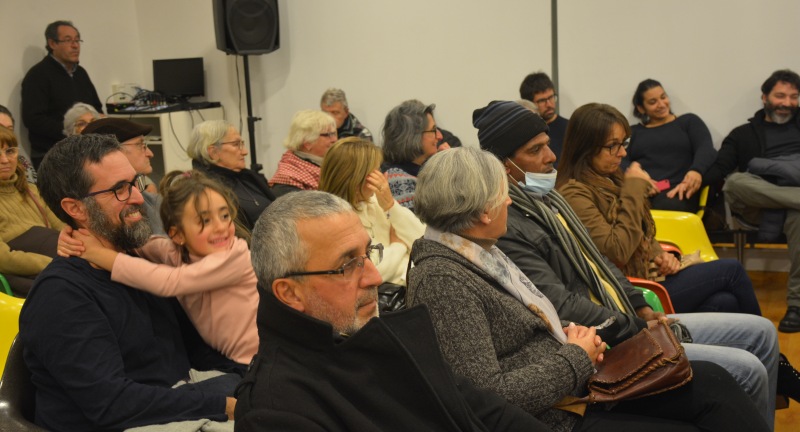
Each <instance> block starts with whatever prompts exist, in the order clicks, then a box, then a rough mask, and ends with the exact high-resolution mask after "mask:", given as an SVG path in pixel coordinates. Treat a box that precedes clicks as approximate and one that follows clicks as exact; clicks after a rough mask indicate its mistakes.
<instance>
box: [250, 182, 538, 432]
mask: <svg viewBox="0 0 800 432" xmlns="http://www.w3.org/2000/svg"><path fill="white" fill-rule="evenodd" d="M251 249H252V261H253V267H254V269H255V272H256V276H257V277H258V281H259V295H260V297H261V301H260V303H259V309H258V321H257V322H258V333H259V337H260V344H259V351H258V354H257V356H256V357H255V358H254V359H253V362H252V363H251V365H250V370H249V371H248V372H247V375H246V376H245V378H244V379H243V380H242V383H241V384H240V385H239V387H238V388H237V397H238V403H237V408H236V430H237V431H240V430H241V431H245V430H246V431H267V430H293V431H301V430H308V431H310V430H314V431H318V430H325V431H361V432H369V431H383V430H408V431H412V430H413V431H417V430H428V431H444V430H460V431H500V430H509V431H511V430H514V431H518V430H526V431H541V430H549V429H548V428H547V427H546V426H544V425H543V424H542V423H540V422H539V421H538V420H536V419H535V418H533V417H532V416H530V415H528V414H526V413H525V412H523V411H522V410H520V409H519V408H517V407H514V406H512V405H509V404H508V402H507V401H506V400H504V399H502V398H500V397H499V396H497V395H496V394H494V393H491V392H489V391H486V390H480V389H477V388H475V387H473V386H472V385H471V384H470V383H469V382H468V381H467V380H465V379H463V378H461V377H457V376H455V375H453V373H452V372H451V371H450V368H449V366H448V365H447V364H446V363H445V362H444V360H443V359H442V356H441V352H440V349H439V345H438V342H437V339H436V334H435V333H434V330H433V327H432V325H431V321H430V317H429V315H428V312H427V309H425V308H424V307H420V308H412V309H408V310H404V311H401V312H395V313H389V314H387V315H385V316H382V317H380V318H378V285H380V284H381V276H380V274H379V273H378V270H377V268H376V267H375V264H376V263H377V262H378V261H379V260H380V258H381V255H382V250H383V247H382V246H381V245H380V244H371V240H370V237H369V234H367V231H366V230H365V229H364V227H363V225H362V224H361V220H360V219H359V217H358V215H356V213H355V212H354V211H353V209H352V207H351V206H350V204H348V203H347V202H346V201H344V200H343V199H341V198H339V197H336V196H334V195H331V194H328V193H325V192H319V191H308V192H304V193H293V194H287V195H284V196H282V197H280V198H278V199H277V200H276V201H275V202H273V203H272V205H270V206H269V207H268V208H267V209H266V210H265V211H264V213H263V214H262V216H261V217H260V218H259V220H258V222H257V223H256V226H255V228H254V230H253V238H252V243H251Z"/></svg>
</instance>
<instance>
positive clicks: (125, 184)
mask: <svg viewBox="0 0 800 432" xmlns="http://www.w3.org/2000/svg"><path fill="white" fill-rule="evenodd" d="M141 177H142V176H141V175H137V176H136V177H134V178H133V180H132V181H125V180H123V181H121V182H119V183H117V184H115V185H114V186H112V187H110V188H108V189H103V190H100V191H97V192H91V193H88V194H86V195H84V196H83V197H81V199H85V198H89V197H93V196H95V195H100V194H104V193H109V192H113V193H114V197H115V198H116V199H117V201H120V202H125V201H128V200H129V199H130V197H131V191H132V190H133V188H134V187H135V188H136V189H139V181H140V178H141ZM139 192H141V189H139Z"/></svg>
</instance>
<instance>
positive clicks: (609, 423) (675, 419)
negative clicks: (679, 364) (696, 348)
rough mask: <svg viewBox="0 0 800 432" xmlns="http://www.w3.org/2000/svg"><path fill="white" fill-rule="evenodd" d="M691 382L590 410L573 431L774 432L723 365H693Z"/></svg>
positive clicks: (699, 362) (697, 362)
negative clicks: (663, 391) (609, 407)
mask: <svg viewBox="0 0 800 432" xmlns="http://www.w3.org/2000/svg"><path fill="white" fill-rule="evenodd" d="M692 371H693V372H694V377H693V378H692V381H690V382H689V384H686V385H685V386H683V387H680V388H677V389H675V390H670V391H668V392H665V393H661V394H658V395H655V396H649V397H646V398H642V399H636V400H632V401H625V402H620V403H619V404H618V405H616V406H615V407H613V408H612V409H611V410H610V411H605V410H604V409H603V407H601V406H593V407H590V409H589V410H587V411H586V415H585V416H584V417H583V418H582V419H581V421H579V422H578V424H577V425H575V427H574V428H573V429H572V430H573V431H574V432H583V431H616V432H627V431H631V432H643V431H646V432H660V431H664V432H682V431H769V427H767V424H766V423H765V422H764V419H763V418H762V417H761V414H760V413H759V412H758V410H757V409H756V407H755V405H753V403H752V402H751V401H750V399H749V398H748V397H747V395H745V393H744V391H743V390H742V389H741V387H739V385H738V384H736V382H735V381H734V380H733V378H732V377H731V375H730V374H729V373H728V372H726V371H725V369H723V368H722V367H720V366H718V365H716V364H714V363H709V362H702V361H693V362H692Z"/></svg>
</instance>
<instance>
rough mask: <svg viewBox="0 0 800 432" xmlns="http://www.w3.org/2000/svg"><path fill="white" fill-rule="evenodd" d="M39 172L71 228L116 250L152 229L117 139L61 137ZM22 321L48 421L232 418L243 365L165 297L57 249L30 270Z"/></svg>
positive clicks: (99, 424)
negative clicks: (218, 347)
mask: <svg viewBox="0 0 800 432" xmlns="http://www.w3.org/2000/svg"><path fill="white" fill-rule="evenodd" d="M39 173H40V174H41V176H40V177H39V190H40V192H41V195H42V198H44V201H45V203H46V204H47V205H48V206H49V207H50V208H51V209H52V210H53V212H54V213H55V214H56V216H58V217H59V219H61V220H63V221H65V222H67V223H69V224H70V225H71V226H72V228H74V229H78V228H82V229H86V230H88V231H89V232H90V233H91V234H92V235H94V236H95V237H96V238H98V239H99V240H100V241H101V242H102V243H103V244H104V245H105V247H108V248H111V249H113V250H115V251H118V252H121V253H132V252H131V251H133V250H134V249H135V248H138V247H141V246H142V245H144V243H145V242H146V241H147V239H148V238H149V237H150V228H149V226H148V224H147V217H146V215H145V214H144V213H143V212H142V207H141V206H142V202H143V199H142V194H141V192H140V190H139V189H138V186H137V183H136V180H137V177H138V174H137V173H136V171H134V168H133V167H132V166H131V164H130V162H128V159H127V158H126V157H125V155H124V154H123V152H122V151H121V148H120V146H119V143H118V142H117V140H116V139H115V138H114V137H112V136H108V135H98V134H91V135H75V136H71V137H68V138H66V139H64V140H62V141H60V142H58V143H57V144H56V145H55V146H53V148H52V149H51V150H50V151H49V152H48V153H47V155H46V156H45V158H44V160H43V161H42V166H41V168H40V170H39ZM142 277H146V275H143V276H142ZM19 327H20V332H19V336H18V338H19V341H20V342H21V343H22V345H23V347H24V351H23V357H24V359H25V363H26V365H27V366H28V369H30V372H31V381H32V382H33V383H34V386H35V387H36V409H35V422H36V424H38V425H40V426H42V427H44V428H46V429H49V430H121V429H127V428H131V427H137V426H144V425H151V424H162V423H169V422H176V421H188V420H197V419H210V420H219V421H225V420H228V419H232V418H233V409H234V407H235V404H236V400H235V399H234V398H232V397H230V395H231V394H232V393H233V389H234V387H235V386H236V384H237V383H238V381H239V378H240V376H241V372H243V369H244V365H237V364H235V363H233V362H231V361H230V360H228V359H227V358H225V357H224V356H222V355H221V354H220V353H218V352H216V351H214V350H213V349H211V348H210V347H209V346H208V345H206V344H205V343H204V342H203V341H202V339H201V338H200V336H199V334H197V331H196V330H195V329H194V326H192V324H191V322H190V321H189V319H188V318H187V317H186V315H185V313H184V312H183V309H182V308H181V307H180V306H179V305H178V303H177V301H175V300H174V299H165V298H160V297H156V296H154V295H152V294H149V293H146V292H144V291H141V290H137V289H134V288H131V287H128V286H125V285H123V284H120V283H117V282H114V281H113V280H112V279H111V273H110V272H108V271H105V270H102V269H98V268H95V267H93V266H92V265H91V264H90V263H89V262H88V261H86V260H84V259H83V258H80V257H70V258H61V257H58V258H56V259H54V260H53V262H51V263H50V265H48V266H47V267H46V268H45V269H44V270H43V271H42V272H41V273H40V274H39V277H38V278H37V279H36V282H34V285H33V288H32V289H31V291H30V293H29V295H28V297H27V299H26V300H25V304H24V305H23V307H22V312H21V315H20V320H19ZM197 371H203V373H198V372H197ZM226 372H227V373H226ZM198 375H201V376H198ZM209 375H210V376H211V378H208V377H209ZM203 378H208V379H203Z"/></svg>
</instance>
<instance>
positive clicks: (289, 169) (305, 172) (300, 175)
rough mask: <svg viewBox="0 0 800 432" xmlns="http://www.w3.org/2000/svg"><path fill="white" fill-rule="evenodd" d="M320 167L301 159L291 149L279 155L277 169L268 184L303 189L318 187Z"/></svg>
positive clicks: (315, 188)
mask: <svg viewBox="0 0 800 432" xmlns="http://www.w3.org/2000/svg"><path fill="white" fill-rule="evenodd" d="M319 175H320V168H319V165H316V164H314V163H312V162H309V161H307V160H305V159H301V158H300V157H298V156H297V155H295V154H294V152H292V151H291V150H288V151H287V152H286V153H284V154H283V156H281V160H280V162H278V170H277V171H275V175H273V176H272V178H271V179H270V180H269V185H270V186H275V184H285V185H289V186H294V187H297V188H300V189H303V190H317V189H319Z"/></svg>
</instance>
